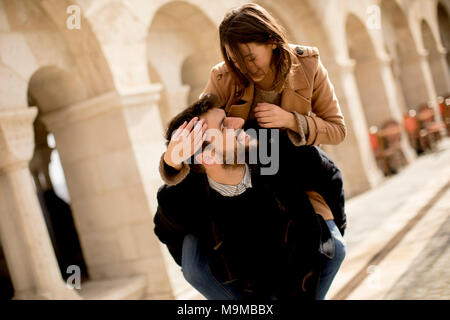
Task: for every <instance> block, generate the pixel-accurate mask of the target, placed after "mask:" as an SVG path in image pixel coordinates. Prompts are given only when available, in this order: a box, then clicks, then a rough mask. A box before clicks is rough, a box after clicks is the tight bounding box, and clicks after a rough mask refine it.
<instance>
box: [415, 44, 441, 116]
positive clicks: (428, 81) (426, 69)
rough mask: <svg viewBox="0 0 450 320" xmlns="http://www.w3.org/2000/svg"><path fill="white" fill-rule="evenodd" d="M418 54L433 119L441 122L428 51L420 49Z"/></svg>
mask: <svg viewBox="0 0 450 320" xmlns="http://www.w3.org/2000/svg"><path fill="white" fill-rule="evenodd" d="M419 55H420V68H421V69H422V73H423V75H424V78H425V86H426V89H427V94H428V102H429V103H430V105H431V107H432V108H433V109H434V114H435V120H436V121H438V122H442V115H441V111H440V110H439V106H438V103H437V93H436V88H435V86H434V82H433V75H432V73H431V68H430V62H429V61H428V52H426V51H422V52H420V53H419Z"/></svg>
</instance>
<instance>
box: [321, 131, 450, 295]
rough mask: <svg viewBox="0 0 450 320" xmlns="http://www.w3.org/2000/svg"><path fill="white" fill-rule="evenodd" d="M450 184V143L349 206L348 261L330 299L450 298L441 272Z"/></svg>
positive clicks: (445, 274) (445, 261)
mask: <svg viewBox="0 0 450 320" xmlns="http://www.w3.org/2000/svg"><path fill="white" fill-rule="evenodd" d="M449 181H450V138H446V139H444V140H443V141H441V143H440V144H439V146H438V149H437V150H436V151H435V152H432V153H429V154H426V155H423V156H421V157H419V158H417V159H416V161H414V162H413V163H412V164H411V165H409V166H408V167H407V168H405V169H404V170H402V171H401V172H400V173H399V174H397V175H395V176H393V177H391V178H389V179H386V181H385V182H383V183H382V184H381V185H380V186H378V187H377V188H375V189H373V190H370V191H368V192H366V193H364V194H361V195H359V196H357V197H355V198H352V199H350V200H349V201H347V215H348V223H349V227H348V230H347V232H346V235H345V240H346V242H347V257H346V259H345V261H344V263H343V265H342V267H341V270H340V271H339V273H338V275H337V276H336V279H335V281H334V282H333V285H332V287H331V289H330V291H329V293H328V295H327V298H328V299H330V298H331V299H433V298H434V297H436V296H439V295H443V296H448V290H449V289H448V288H450V286H449V280H450V275H449V273H448V270H445V272H444V270H442V268H444V267H443V265H447V266H448V265H449V257H447V254H448V253H447V252H448V250H449V249H448V248H446V247H445V246H446V245H447V246H448V244H449V237H448V232H449V231H448V228H447V229H445V228H446V226H447V224H448V222H447V220H448V216H449V215H450V188H449ZM447 227H448V226H447ZM438 230H440V231H439V232H438ZM437 232H438V233H437ZM435 234H436V236H435V237H433V236H434V235H435ZM431 239H433V240H432V241H430V240H431ZM428 243H429V245H428V246H427V244H428ZM444 248H445V249H444ZM448 269H450V268H448Z"/></svg>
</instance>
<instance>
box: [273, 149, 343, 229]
mask: <svg viewBox="0 0 450 320" xmlns="http://www.w3.org/2000/svg"><path fill="white" fill-rule="evenodd" d="M285 150H288V151H287V152H286V153H283V154H281V155H280V161H281V164H280V171H283V172H282V176H283V177H284V178H283V179H286V181H290V183H296V184H297V185H298V186H300V188H302V189H303V190H313V191H315V192H317V193H319V194H320V195H321V196H322V198H323V199H324V200H325V202H326V204H327V205H328V206H329V208H330V210H331V212H332V213H333V217H334V221H335V223H336V225H337V226H338V228H339V230H340V231H341V233H342V234H343V233H344V232H345V228H346V214H345V194H344V186H343V180H342V175H341V172H340V170H339V168H338V167H337V166H336V164H335V163H334V162H333V161H332V160H331V159H330V158H329V157H328V155H327V154H326V153H325V152H323V151H322V150H321V149H319V148H318V147H313V146H301V147H295V146H292V145H291V146H289V147H287V148H286V149H285Z"/></svg>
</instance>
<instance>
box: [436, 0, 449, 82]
mask: <svg viewBox="0 0 450 320" xmlns="http://www.w3.org/2000/svg"><path fill="white" fill-rule="evenodd" d="M437 19H438V25H439V33H440V36H441V42H442V45H443V46H444V48H445V49H446V50H447V52H446V53H445V54H446V60H447V70H448V72H449V73H450V13H449V11H448V10H447V9H446V7H445V6H444V4H443V3H441V2H440V1H439V2H438V7H437ZM448 90H450V89H448Z"/></svg>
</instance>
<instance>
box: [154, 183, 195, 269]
mask: <svg viewBox="0 0 450 320" xmlns="http://www.w3.org/2000/svg"><path fill="white" fill-rule="evenodd" d="M175 196H176V194H174V190H171V188H170V187H169V186H167V185H165V186H162V187H161V188H160V189H159V191H158V195H157V198H158V209H157V211H156V214H155V217H154V218H153V222H154V224H155V227H154V232H155V234H156V236H157V237H158V239H159V240H160V241H161V242H162V243H164V244H165V245H166V246H167V248H168V249H169V252H170V254H171V255H172V257H173V259H174V260H175V262H176V263H177V264H178V265H179V266H181V256H182V251H183V241H184V237H185V235H186V234H187V229H186V226H185V225H184V224H183V223H182V222H181V221H177V220H178V219H176V216H177V215H179V214H180V213H181V212H182V207H180V206H179V204H182V203H183V200H182V199H179V200H180V201H173V198H174V197H175Z"/></svg>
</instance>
